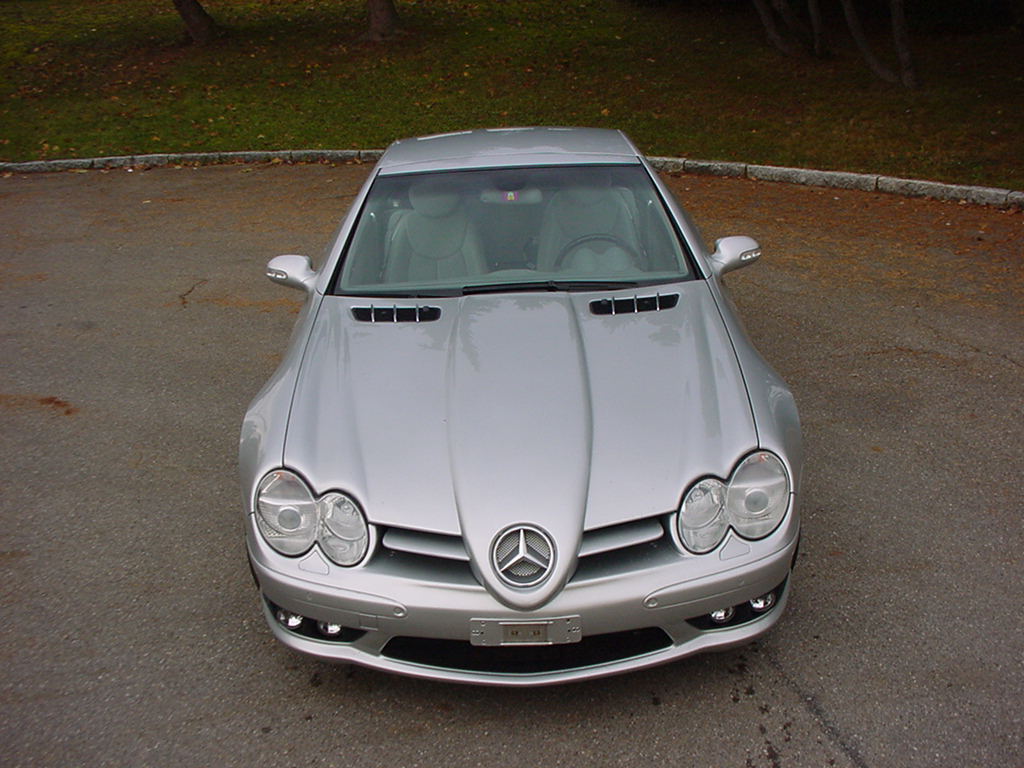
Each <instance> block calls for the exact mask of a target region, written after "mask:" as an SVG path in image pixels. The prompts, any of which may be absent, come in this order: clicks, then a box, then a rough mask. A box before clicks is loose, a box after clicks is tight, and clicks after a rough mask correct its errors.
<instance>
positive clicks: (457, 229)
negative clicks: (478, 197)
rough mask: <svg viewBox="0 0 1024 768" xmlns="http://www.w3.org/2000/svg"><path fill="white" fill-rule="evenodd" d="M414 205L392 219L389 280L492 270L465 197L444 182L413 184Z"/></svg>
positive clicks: (411, 199)
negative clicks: (485, 256) (466, 205)
mask: <svg viewBox="0 0 1024 768" xmlns="http://www.w3.org/2000/svg"><path fill="white" fill-rule="evenodd" d="M409 203H410V205H411V206H412V207H411V209H410V210H407V211H404V212H396V213H395V214H393V215H392V217H391V219H390V221H389V222H388V234H387V238H386V248H387V266H386V268H385V272H384V279H385V282H388V283H404V282H419V281H425V282H430V281H434V280H444V279H446V278H461V277H468V276H471V275H480V274H483V273H484V272H486V271H487V262H486V259H485V258H484V251H483V246H482V244H481V241H480V236H479V234H478V233H477V231H476V227H475V226H474V224H473V222H472V220H471V219H470V217H469V216H468V215H467V214H466V211H465V206H464V204H463V202H462V198H461V196H460V195H459V194H458V192H456V191H455V190H454V189H452V188H450V187H448V186H446V185H444V183H443V182H441V183H438V182H436V181H423V182H419V183H417V184H413V185H412V186H411V187H410V189H409Z"/></svg>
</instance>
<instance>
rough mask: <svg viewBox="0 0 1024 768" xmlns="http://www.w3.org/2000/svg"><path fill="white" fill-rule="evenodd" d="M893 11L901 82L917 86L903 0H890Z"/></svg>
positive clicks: (894, 37) (893, 31)
mask: <svg viewBox="0 0 1024 768" xmlns="http://www.w3.org/2000/svg"><path fill="white" fill-rule="evenodd" d="M889 10H890V12H891V13H892V37H893V41H894V42H895V44H896V57H897V59H898V60H899V62H900V82H901V83H903V86H904V87H905V88H917V72H916V71H915V70H914V59H913V57H912V56H911V55H910V35H909V34H908V33H907V17H906V15H905V14H904V12H903V0H890V1H889Z"/></svg>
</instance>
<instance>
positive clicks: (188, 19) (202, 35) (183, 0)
mask: <svg viewBox="0 0 1024 768" xmlns="http://www.w3.org/2000/svg"><path fill="white" fill-rule="evenodd" d="M174 7H175V8H177V9H178V13H179V14H181V18H182V20H183V21H184V22H185V29H187V30H188V34H189V37H191V38H192V40H193V41H194V42H196V43H198V44H199V45H204V44H206V43H208V42H210V41H211V40H212V39H213V38H215V37H216V36H217V24H216V22H214V20H213V17H212V16H210V14H208V13H207V12H206V10H205V9H204V8H203V6H201V5H200V4H199V0H174Z"/></svg>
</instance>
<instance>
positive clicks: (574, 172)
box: [332, 165, 693, 297]
mask: <svg viewBox="0 0 1024 768" xmlns="http://www.w3.org/2000/svg"><path fill="white" fill-rule="evenodd" d="M692 274H693V271H692V269H691V267H690V261H689V259H688V257H687V254H686V251H685V249H684V246H683V245H682V244H681V242H680V239H679V237H678V235H677V234H676V231H675V229H674V228H673V226H672V224H671V223H670V220H669V218H668V215H667V213H666V211H665V207H664V204H663V203H662V201H661V199H660V197H659V196H658V192H657V190H656V189H655V187H654V184H653V183H652V181H651V179H650V178H649V176H648V175H647V172H646V171H645V170H644V168H643V167H642V166H639V165H630V166H554V167H535V168H502V169H488V170H475V171H449V172H444V173H418V174H404V175H382V176H379V177H378V178H377V179H376V180H375V181H374V183H373V186H372V187H371V189H370V193H369V195H368V197H367V199H366V203H365V205H364V207H363V210H362V213H361V215H360V217H359V220H358V222H357V224H356V226H355V229H354V232H353V234H352V237H351V238H350V240H349V244H348V250H347V252H346V254H345V256H344V258H343V259H342V263H341V268H340V271H339V272H338V273H337V274H336V275H335V278H334V281H333V286H332V292H333V293H336V294H344V295H364V296H365V295H371V296H395V297H400V296H446V295H462V294H468V293H485V292H506V291H516V290H523V291H527V290H602V289H613V288H625V287H632V286H640V285H651V284H656V283H665V282H674V281H678V280H685V279H688V278H690V277H691V276H692Z"/></svg>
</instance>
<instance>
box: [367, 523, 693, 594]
mask: <svg viewBox="0 0 1024 768" xmlns="http://www.w3.org/2000/svg"><path fill="white" fill-rule="evenodd" d="M528 535H532V532H530V533H528ZM667 538H668V537H667V534H666V532H665V526H664V523H663V521H662V520H661V516H659V517H648V518H645V519H642V520H630V521H629V522H625V523H618V524H616V525H610V526H606V527H604V528H596V529H594V530H590V531H584V532H583V539H582V541H581V543H580V551H579V565H578V571H577V576H576V577H574V579H575V578H577V577H578V576H579V575H581V574H585V575H586V576H587V577H588V578H589V577H590V575H592V574H593V575H601V574H603V575H607V572H608V569H612V570H615V571H626V570H630V569H632V568H636V567H640V561H641V560H642V559H643V558H644V557H647V556H649V553H650V552H652V551H654V550H653V549H652V547H653V548H655V549H661V548H662V547H661V546H660V545H661V544H662V543H663V542H664V541H665V540H667ZM381 544H382V545H383V549H384V550H385V552H386V553H387V554H388V555H389V556H391V557H392V558H394V557H401V558H403V559H404V561H405V562H408V563H410V564H413V563H415V564H418V565H420V566H423V567H425V568H428V569H429V568H430V567H431V563H435V564H436V567H437V568H439V569H442V568H443V569H444V570H445V571H446V572H447V571H449V570H451V566H456V565H459V566H463V567H464V568H466V569H467V572H468V565H469V553H468V552H467V551H466V547H465V544H464V543H463V541H462V537H461V536H452V535H450V534H439V533H428V532H427V531H417V530H414V529H411V528H397V527H390V528H387V529H385V530H384V533H383V537H382V540H381ZM503 544H505V545H506V547H513V546H515V544H516V541H513V540H509V541H506V542H503ZM527 545H528V546H530V547H532V548H533V549H535V550H537V551H539V552H541V554H546V556H548V557H550V550H549V549H546V548H545V547H546V545H544V543H543V541H542V540H541V541H538V542H533V541H532V540H528V541H527ZM670 550H671V553H670V554H671V555H673V556H674V554H675V550H674V549H672V548H671V547H670ZM507 555H508V549H507V548H506V549H503V548H502V546H501V545H499V547H498V550H497V552H496V556H497V559H498V562H502V561H503V560H504V558H505V557H506V556H507ZM516 567H523V568H526V567H528V564H523V565H522V566H516ZM513 575H515V576H518V577H520V578H523V579H527V580H528V579H529V577H532V576H535V575H536V574H535V573H533V572H532V571H531V572H530V573H515V574H513Z"/></svg>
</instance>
